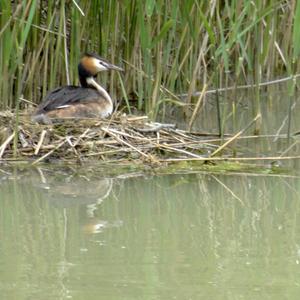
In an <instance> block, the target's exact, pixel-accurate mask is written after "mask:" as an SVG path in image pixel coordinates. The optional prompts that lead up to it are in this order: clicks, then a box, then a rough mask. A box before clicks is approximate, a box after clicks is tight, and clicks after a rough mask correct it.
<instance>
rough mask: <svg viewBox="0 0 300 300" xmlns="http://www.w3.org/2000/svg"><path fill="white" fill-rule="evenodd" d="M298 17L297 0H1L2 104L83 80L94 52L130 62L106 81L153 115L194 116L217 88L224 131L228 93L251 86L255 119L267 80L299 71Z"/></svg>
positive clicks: (30, 101) (31, 100)
mask: <svg viewBox="0 0 300 300" xmlns="http://www.w3.org/2000/svg"><path fill="white" fill-rule="evenodd" d="M296 6H297V7H296ZM299 23H300V13H299V3H298V4H296V1H295V0H291V1H283V0H277V1H266V0H262V1H258V0H255V1H246V2H245V1H242V0H234V1H227V0H225V1H196V0H187V1H178V0H172V1H170V0H167V1H165V0H164V1H162V0H147V1H141V0H135V1H131V0H130V1H129V0H124V1H116V0H113V1H99V0H97V1H87V0H82V1H80V2H78V1H75V0H73V1H65V0H62V1H54V0H50V1H45V0H29V1H21V2H20V3H19V2H18V1H10V0H2V1H1V3H0V74H1V78H2V80H1V81H0V108H1V109H7V108H10V109H12V108H16V109H18V108H19V107H20V108H24V107H27V106H30V105H35V104H36V103H39V102H40V100H41V98H42V96H44V95H45V94H46V92H47V91H48V90H49V89H51V88H53V87H55V86H58V85H63V84H67V83H71V84H77V83H78V78H77V63H78V59H79V57H80V55H81V53H82V52H84V51H85V50H89V51H95V52H97V53H99V54H100V55H102V56H103V57H105V58H107V59H109V60H110V61H111V62H112V63H116V64H118V65H122V66H124V67H125V69H126V71H125V73H124V75H123V77H122V78H121V77H118V75H116V74H113V73H112V74H109V75H103V78H102V79H101V80H102V83H103V84H104V85H105V86H106V87H107V88H108V90H109V91H110V93H112V94H113V97H114V98H117V99H119V100H122V99H124V100H126V101H123V104H125V106H126V107H127V109H128V110H130V106H132V107H136V108H138V109H140V110H144V111H145V112H146V113H147V114H148V115H149V116H151V117H152V118H155V117H156V116H157V115H158V113H160V114H161V115H163V113H164V111H165V108H166V107H167V106H168V105H178V106H181V107H184V108H185V113H186V114H188V115H189V116H191V115H192V112H193V111H194V109H195V108H196V109H197V111H199V110H200V109H201V107H202V106H203V104H205V96H206V95H207V94H208V93H209V94H212V93H213V94H215V95H216V102H217V107H218V109H217V114H218V121H219V131H220V133H221V134H222V133H223V132H224V127H225V123H226V120H228V116H231V118H232V122H233V123H234V124H236V115H235V112H236V101H235V100H232V101H231V102H232V103H231V104H230V105H231V107H232V109H231V110H230V109H229V110H228V106H225V105H224V102H227V98H228V97H227V96H228V94H227V93H228V92H231V93H233V94H231V95H234V93H235V92H236V91H237V90H238V89H240V86H243V87H244V88H248V89H252V90H253V92H254V94H253V95H254V99H255V100H254V101H253V117H255V116H256V115H257V114H259V113H260V89H261V87H262V86H266V85H268V84H269V83H270V84H271V83H274V81H273V80H274V79H276V78H280V77H284V76H289V77H288V78H292V76H293V75H295V74H297V72H298V71H299V63H298V62H297V58H298V55H299V49H300V38H299V35H300V33H299V28H300V27H299V25H300V24H299ZM108 76H109V77H108ZM108 79H109V80H108ZM120 81H121V82H122V84H120ZM275 82H276V80H275ZM204 87H205V89H204ZM202 93H204V94H203V95H202ZM220 93H222V94H223V97H221V98H220V97H219V95H220ZM230 98H232V99H235V97H234V96H231V97H230ZM222 99H223V100H222ZM224 99H225V100H224ZM121 104H122V101H121ZM195 104H196V105H195ZM229 107H230V106H229ZM290 107H291V104H290ZM194 115H195V116H194V118H195V117H196V115H197V114H196V113H195V114H194ZM192 125H193V124H192V122H191V123H190V127H191V126H192ZM257 130H258V129H257Z"/></svg>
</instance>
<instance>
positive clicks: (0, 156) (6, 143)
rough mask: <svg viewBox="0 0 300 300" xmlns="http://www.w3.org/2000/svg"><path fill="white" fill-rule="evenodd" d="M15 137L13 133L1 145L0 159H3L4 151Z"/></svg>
mask: <svg viewBox="0 0 300 300" xmlns="http://www.w3.org/2000/svg"><path fill="white" fill-rule="evenodd" d="M14 136H15V132H13V133H12V134H11V135H10V136H9V137H8V138H7V139H6V140H5V142H4V143H3V144H2V145H1V147H0V158H2V155H3V154H4V151H5V149H6V147H7V145H8V144H9V143H10V142H11V141H12V139H13V138H14Z"/></svg>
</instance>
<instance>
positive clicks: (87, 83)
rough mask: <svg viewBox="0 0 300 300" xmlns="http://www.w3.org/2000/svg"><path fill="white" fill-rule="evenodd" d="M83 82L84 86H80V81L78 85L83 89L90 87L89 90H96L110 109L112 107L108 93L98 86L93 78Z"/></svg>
mask: <svg viewBox="0 0 300 300" xmlns="http://www.w3.org/2000/svg"><path fill="white" fill-rule="evenodd" d="M84 80H85V85H83V84H82V81H81V79H80V83H81V85H82V86H83V87H91V88H94V89H96V90H97V91H98V92H99V93H100V94H101V95H102V96H103V97H104V98H105V99H106V100H107V101H108V102H109V104H110V105H111V107H113V101H112V99H111V98H110V96H109V94H108V92H107V91H106V90H105V89H104V88H103V87H102V86H101V85H100V84H98V83H97V82H96V81H95V79H94V77H87V78H84Z"/></svg>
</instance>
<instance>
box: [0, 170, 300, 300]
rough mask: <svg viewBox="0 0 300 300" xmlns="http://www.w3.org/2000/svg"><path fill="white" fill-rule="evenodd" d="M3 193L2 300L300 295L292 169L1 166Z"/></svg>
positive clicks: (298, 213)
mask: <svg viewBox="0 0 300 300" xmlns="http://www.w3.org/2000/svg"><path fill="white" fill-rule="evenodd" d="M4 172H6V173H4ZM0 191H1V195H0V237H1V244H0V293H1V299H31V300H33V299H45V300H48V299H252V300H253V299H272V300H274V299H280V300H281V299H298V297H299V292H300V230H299V225H300V224H299V220H300V202H299V199H300V179H299V178H297V177H293V176H292V175H288V174H287V175H282V176H264V175H246V174H244V175H243V174H238V175H220V174H219V175H217V174H215V175H214V174H205V173H198V174H190V175H166V176H151V175H149V176H138V177H126V176H124V177H123V178H121V177H119V178H118V177H114V178H105V176H93V175H91V176H90V177H89V178H88V177H86V176H83V175H80V172H78V170H74V169H71V168H70V169H69V168H64V169H59V170H52V169H50V168H49V169H46V168H44V169H43V168H42V169H32V170H18V171H14V170H10V171H7V170H3V171H2V173H1V181H0Z"/></svg>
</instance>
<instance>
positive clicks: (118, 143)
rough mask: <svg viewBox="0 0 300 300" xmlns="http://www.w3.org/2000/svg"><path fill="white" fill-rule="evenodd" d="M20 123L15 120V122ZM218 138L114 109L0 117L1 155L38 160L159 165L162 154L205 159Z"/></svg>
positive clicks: (12, 158) (215, 147)
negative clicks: (42, 119) (107, 114)
mask: <svg viewBox="0 0 300 300" xmlns="http://www.w3.org/2000/svg"><path fill="white" fill-rule="evenodd" d="M17 123H18V124H17ZM213 140H214V141H218V139H216V136H214V135H208V134H202V133H200V132H188V131H185V130H179V129H177V128H176V125H175V124H163V123H156V122H151V121H150V120H149V119H148V118H147V117H146V116H127V115H121V114H119V113H116V114H114V115H113V117H112V118H111V119H107V120H99V119H81V120H60V121H59V120H58V122H57V123H54V124H52V125H39V124H34V123H32V122H31V121H30V119H29V118H28V116H26V115H21V116H20V117H19V119H18V120H16V118H15V116H14V115H13V114H11V113H9V112H6V113H4V112H2V113H1V118H0V159H1V160H2V161H3V160H4V161H9V160H14V159H15V160H28V161H32V162H33V164H36V163H38V162H41V161H47V160H48V161H49V160H51V161H53V160H62V161H78V162H83V161H93V160H101V161H116V162H118V161H124V160H128V161H131V160H140V161H143V162H147V163H150V164H157V163H159V162H160V161H162V160H164V159H166V158H174V159H189V158H192V159H195V158H199V159H201V158H205V157H209V155H210V153H212V152H213V151H215V150H216V149H217V148H218V145H215V144H214V143H213Z"/></svg>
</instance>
